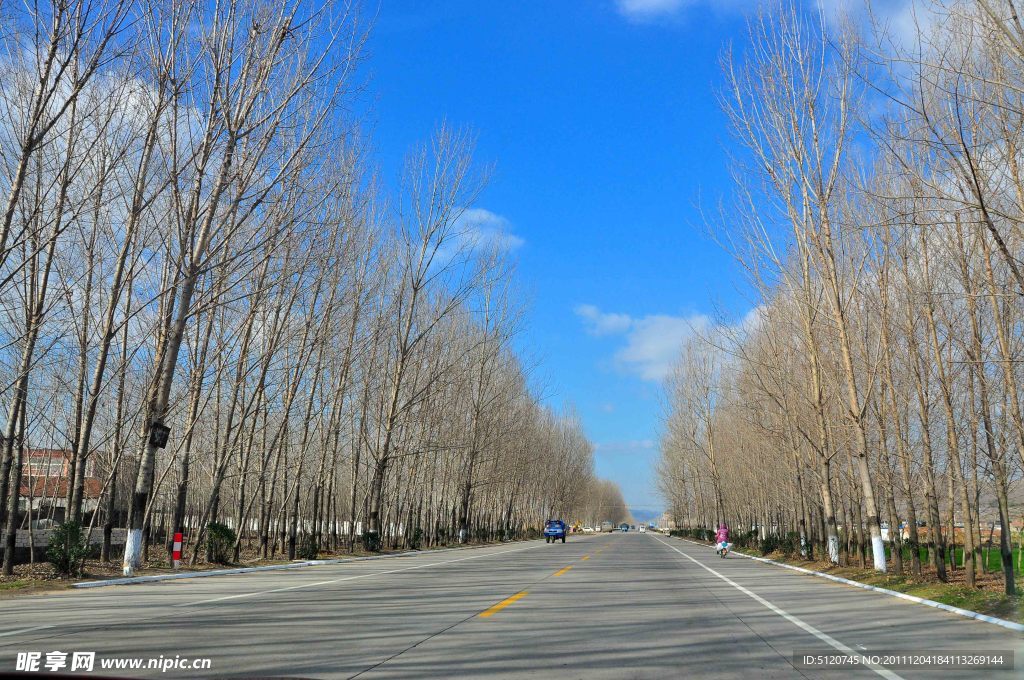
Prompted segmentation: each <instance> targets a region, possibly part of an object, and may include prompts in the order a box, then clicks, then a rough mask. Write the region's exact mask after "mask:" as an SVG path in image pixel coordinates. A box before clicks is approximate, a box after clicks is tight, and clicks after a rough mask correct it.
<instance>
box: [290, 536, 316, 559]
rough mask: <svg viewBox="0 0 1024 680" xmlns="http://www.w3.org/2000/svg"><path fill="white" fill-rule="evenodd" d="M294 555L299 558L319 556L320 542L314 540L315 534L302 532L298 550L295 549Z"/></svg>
mask: <svg viewBox="0 0 1024 680" xmlns="http://www.w3.org/2000/svg"><path fill="white" fill-rule="evenodd" d="M295 556H296V557H298V558H299V559H300V560H315V559H316V558H317V557H319V556H320V544H319V543H318V542H317V540H316V536H313V535H312V534H303V536H302V540H300V541H299V547H298V550H296V551H295Z"/></svg>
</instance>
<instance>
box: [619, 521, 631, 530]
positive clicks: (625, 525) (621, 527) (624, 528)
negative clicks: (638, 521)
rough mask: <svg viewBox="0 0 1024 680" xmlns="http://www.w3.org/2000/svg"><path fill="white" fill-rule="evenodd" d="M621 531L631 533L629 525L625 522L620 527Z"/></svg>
mask: <svg viewBox="0 0 1024 680" xmlns="http://www.w3.org/2000/svg"><path fill="white" fill-rule="evenodd" d="M619 531H629V525H628V524H626V523H625V522H623V523H622V524H620V525H619Z"/></svg>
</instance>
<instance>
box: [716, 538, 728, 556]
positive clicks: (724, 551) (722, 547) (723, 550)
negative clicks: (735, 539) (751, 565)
mask: <svg viewBox="0 0 1024 680" xmlns="http://www.w3.org/2000/svg"><path fill="white" fill-rule="evenodd" d="M715 552H716V553H718V555H719V556H720V557H721V558H722V559H723V560H724V559H725V556H726V555H728V554H729V544H728V543H726V542H725V541H722V542H721V543H719V544H718V547H717V548H716V549H715Z"/></svg>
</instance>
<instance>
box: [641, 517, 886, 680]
mask: <svg viewBox="0 0 1024 680" xmlns="http://www.w3.org/2000/svg"><path fill="white" fill-rule="evenodd" d="M655 540H657V541H658V543H661V544H662V545H664V546H666V547H668V548H671V549H672V550H675V551H676V552H677V553H679V554H680V555H682V556H683V557H685V558H686V559H688V560H690V561H691V562H693V563H694V564H696V565H697V566H698V567H700V568H701V569H704V570H705V571H707V572H709V573H711V574H714V575H715V576H717V577H718V578H720V579H722V580H723V581H725V582H726V583H728V584H729V585H731V586H732V587H733V588H735V589H736V590H738V591H740V592H741V593H743V594H744V595H748V596H749V597H751V598H753V599H755V600H757V601H758V602H760V603H761V604H763V605H764V606H765V607H767V608H768V609H770V610H772V611H773V612H775V613H776V614H778V615H779V616H781V617H782V618H784V619H786V620H787V621H789V622H790V623H792V624H793V625H795V626H797V627H798V628H801V629H803V630H805V631H806V632H808V633H810V634H811V635H813V636H814V637H816V638H818V639H819V640H821V641H822V642H826V643H828V644H829V645H831V646H832V647H833V648H835V649H837V650H839V651H840V652H843V653H844V654H849V655H851V656H856V655H857V652H855V651H854V650H852V649H850V648H849V647H847V646H846V645H844V644H843V643H842V642H840V641H839V640H836V639H835V638H834V637H832V636H831V635H828V634H827V633H823V632H821V631H820V630H818V629H817V628H815V627H814V626H812V625H811V624H809V623H807V622H806V621H803V620H802V619H799V618H797V617H795V616H793V615H792V614H790V613H789V612H787V611H785V610H784V609H782V608H780V607H776V606H775V605H774V604H772V603H771V602H769V601H768V600H766V599H764V598H763V597H761V596H760V595H758V594H757V593H755V592H754V591H752V590H749V589H747V588H744V587H743V586H741V585H740V584H739V583H736V582H735V581H733V580H732V579H731V578H729V577H728V576H724V575H722V574H720V573H718V572H717V571H715V570H714V569H712V568H711V567H708V566H706V565H704V564H702V563H700V562H699V561H697V560H695V559H694V558H692V557H690V556H689V555H687V554H686V553H684V552H683V551H682V550H680V549H679V548H677V547H675V546H674V545H670V544H668V543H666V542H665V541H663V540H661V539H660V538H657V537H655ZM863 665H864V667H866V668H870V669H871V670H873V671H874V672H875V673H877V674H878V675H881V676H882V677H883V678H887V679H888V680H903V679H902V678H901V677H900V676H899V675H897V674H895V673H893V672H892V671H890V670H889V669H888V668H885V667H884V666H879V665H878V664H874V663H864V664H863Z"/></svg>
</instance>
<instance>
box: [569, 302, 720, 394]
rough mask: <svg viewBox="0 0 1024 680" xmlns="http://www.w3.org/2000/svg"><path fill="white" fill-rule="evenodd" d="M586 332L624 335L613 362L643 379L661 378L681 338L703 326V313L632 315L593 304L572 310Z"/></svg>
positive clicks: (670, 368) (673, 357) (674, 358)
mask: <svg viewBox="0 0 1024 680" xmlns="http://www.w3.org/2000/svg"><path fill="white" fill-rule="evenodd" d="M574 311H575V312H576V316H578V317H580V318H581V319H583V322H584V325H585V327H586V330H587V333H589V334H590V335H596V336H602V335H624V336H625V341H626V344H625V346H624V347H622V348H621V349H619V350H618V351H617V352H615V355H614V361H615V364H616V366H618V367H619V368H620V369H622V370H624V371H626V372H627V373H632V374H634V375H637V376H639V377H640V378H642V379H644V380H650V381H654V382H661V381H662V380H664V379H665V378H667V377H668V375H669V374H670V373H671V372H672V364H673V362H675V360H676V357H678V356H679V349H680V347H682V344H683V340H684V339H686V338H687V337H689V336H690V335H692V334H693V332H694V330H700V329H702V328H704V327H706V326H707V324H708V319H707V317H705V316H703V315H700V314H697V315H694V316H688V317H683V316H670V315H667V314H652V315H649V316H644V317H640V318H633V317H632V316H630V315H629V314H619V313H613V312H603V311H601V310H600V309H599V308H598V307H597V306H595V305H579V306H577V307H576V309H575V310H574Z"/></svg>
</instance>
